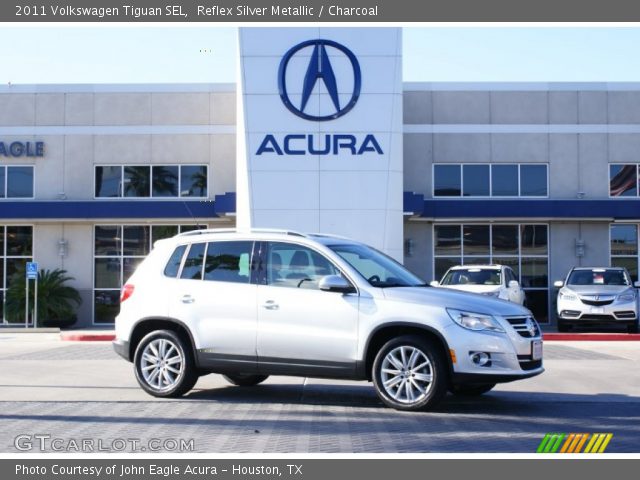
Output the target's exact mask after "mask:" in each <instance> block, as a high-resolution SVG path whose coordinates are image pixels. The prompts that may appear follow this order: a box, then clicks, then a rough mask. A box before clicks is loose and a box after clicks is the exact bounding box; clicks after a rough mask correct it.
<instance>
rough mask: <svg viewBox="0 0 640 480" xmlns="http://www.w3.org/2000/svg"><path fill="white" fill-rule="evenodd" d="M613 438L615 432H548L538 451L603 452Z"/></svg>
mask: <svg viewBox="0 0 640 480" xmlns="http://www.w3.org/2000/svg"><path fill="white" fill-rule="evenodd" d="M612 438H613V433H593V434H591V433H569V434H566V433H547V434H546V435H545V436H544V438H543V439H542V441H541V442H540V445H538V448H537V450H536V453H603V452H604V451H605V450H606V448H607V446H608V445H609V442H610V441H611V439H612ZM587 440H588V442H587ZM585 443H586V444H587V446H586V447H585V449H584V451H583V450H582V447H584V445H585Z"/></svg>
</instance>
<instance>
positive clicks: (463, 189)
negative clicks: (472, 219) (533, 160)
mask: <svg viewBox="0 0 640 480" xmlns="http://www.w3.org/2000/svg"><path fill="white" fill-rule="evenodd" d="M548 184H549V176H548V165H547V164H475V163H473V164H434V166H433V196H434V197H471V198H482V197H547V196H548V190H549V188H548Z"/></svg>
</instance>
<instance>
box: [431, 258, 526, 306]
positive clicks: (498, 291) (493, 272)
mask: <svg viewBox="0 0 640 480" xmlns="http://www.w3.org/2000/svg"><path fill="white" fill-rule="evenodd" d="M431 286H433V287H444V288H452V289H454V290H462V291H464V292H472V293H480V294H482V295H489V296H491V297H496V298H500V299H502V300H508V301H509V302H513V303H517V304H518V305H524V304H525V303H526V295H525V293H524V290H523V289H522V287H521V286H520V284H519V283H518V277H517V276H516V274H515V272H514V271H513V270H512V269H511V267H506V266H504V265H464V266H462V265H457V266H455V267H451V268H450V269H449V270H447V272H446V273H445V274H444V275H443V276H442V280H440V281H439V282H438V281H433V282H431Z"/></svg>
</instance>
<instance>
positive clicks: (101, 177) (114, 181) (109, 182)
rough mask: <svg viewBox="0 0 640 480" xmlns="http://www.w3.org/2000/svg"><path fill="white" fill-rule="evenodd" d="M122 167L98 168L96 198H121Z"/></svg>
mask: <svg viewBox="0 0 640 480" xmlns="http://www.w3.org/2000/svg"><path fill="white" fill-rule="evenodd" d="M121 183H122V167H120V166H117V167H96V197H119V196H121V195H122V192H121V188H120V187H121Z"/></svg>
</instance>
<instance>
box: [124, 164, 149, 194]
mask: <svg viewBox="0 0 640 480" xmlns="http://www.w3.org/2000/svg"><path fill="white" fill-rule="evenodd" d="M149 170H150V168H149V167H124V180H123V181H124V196H125V197H148V196H149V192H150V182H149V176H150V172H149Z"/></svg>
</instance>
